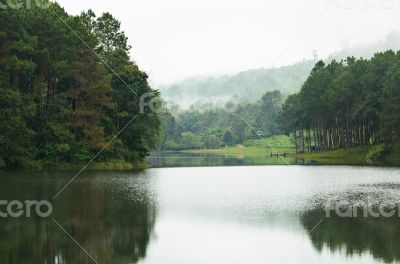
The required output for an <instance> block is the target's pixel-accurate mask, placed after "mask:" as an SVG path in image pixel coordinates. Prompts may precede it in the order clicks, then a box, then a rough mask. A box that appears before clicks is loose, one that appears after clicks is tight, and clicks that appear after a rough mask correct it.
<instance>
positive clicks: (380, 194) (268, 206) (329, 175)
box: [0, 166, 400, 264]
mask: <svg viewBox="0 0 400 264" xmlns="http://www.w3.org/2000/svg"><path fill="white" fill-rule="evenodd" d="M72 176H74V174H73V173H71V172H62V173H61V172H48V173H29V172H18V173H17V172H12V173H11V172H7V173H4V172H2V173H0V180H1V186H0V200H13V199H18V200H39V199H49V200H52V197H53V196H54V195H55V194H56V193H57V192H58V191H59V190H60V189H61V188H62V187H63V185H64V184H65V183H67V181H68V180H67V179H68V178H70V177H72ZM399 187H400V170H399V169H390V168H372V167H368V168H365V167H364V168H362V167H337V166H335V167H334V166H331V167H325V166H324V167H322V166H290V167H288V166H257V167H251V166H247V167H246V166H235V167H225V166H220V167H197V168H195V167H191V168H185V167H182V168H154V169H149V170H146V171H143V172H110V173H108V172H86V174H84V175H82V176H80V177H79V178H78V179H77V180H76V181H75V182H73V183H72V184H71V185H70V186H69V187H68V188H67V189H66V190H65V191H64V192H63V193H62V194H61V195H60V196H59V197H58V199H56V200H55V201H53V204H54V213H53V215H52V216H51V217H50V218H48V219H41V218H30V219H27V218H17V219H14V218H12V219H10V218H0V238H1V240H0V263H1V264H3V263H4V264H8V263H18V264H19V263H28V264H29V263H35V264H37V263H48V264H50V263H57V264H61V263H67V264H70V263H72V264H76V263H78V264H80V263H94V262H93V261H92V260H91V259H90V258H88V257H87V255H86V254H85V253H84V252H83V251H82V250H81V249H80V248H79V247H78V246H77V245H76V244H75V242H73V241H72V240H71V238H69V237H68V236H67V235H66V234H65V233H64V232H63V231H62V230H61V229H60V228H59V227H58V226H57V225H56V224H55V223H54V222H53V219H55V220H56V221H57V222H58V223H60V225H61V226H62V227H63V228H64V229H65V230H66V231H67V232H68V233H69V234H70V235H71V236H72V237H74V238H75V239H76V241H77V242H78V243H80V244H81V245H82V247H83V248H85V250H86V251H87V252H88V253H90V255H91V256H92V257H93V258H94V259H96V260H97V261H98V263H99V264H106V263H116V264H120V263H121V264H122V263H126V264H128V263H141V264H180V263H182V264H192V263H193V264H194V263H199V264H200V263H201V264H204V263H207V264H214V263H215V264H222V263H227V264H235V263H238V264H239V263H240V264H243V263H246V264H253V263H254V264H258V263H307V264H310V263H318V264H320V263H339V264H340V263H400V220H399V219H398V218H362V217H360V218H353V219H343V218H339V217H334V216H332V217H329V218H326V217H325V212H324V211H323V209H322V204H323V203H324V202H325V201H326V200H327V199H329V198H331V197H344V198H346V199H349V200H359V199H362V198H364V197H370V198H371V199H374V200H375V201H383V200H387V199H391V200H396V201H400V189H399ZM0 208H1V207H0ZM321 219H322V222H320V221H321ZM319 222H320V224H319V225H318V226H317V227H315V225H317V224H318V223H319ZM314 227H315V228H314Z"/></svg>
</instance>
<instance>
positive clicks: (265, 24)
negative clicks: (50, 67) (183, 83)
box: [58, 0, 400, 85]
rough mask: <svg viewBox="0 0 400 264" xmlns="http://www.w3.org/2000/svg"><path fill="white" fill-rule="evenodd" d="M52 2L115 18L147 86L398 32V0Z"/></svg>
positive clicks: (285, 59)
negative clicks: (147, 79)
mask: <svg viewBox="0 0 400 264" xmlns="http://www.w3.org/2000/svg"><path fill="white" fill-rule="evenodd" d="M58 2H59V3H60V4H61V5H62V6H63V7H65V8H66V10H67V11H68V12H70V13H72V14H79V13H80V12H81V11H82V10H87V9H89V8H90V9H92V10H94V11H95V12H96V13H97V14H100V13H102V12H111V13H112V14H113V15H114V16H115V17H116V18H118V19H119V20H120V21H121V22H122V28H123V30H124V31H125V32H126V34H127V36H128V37H129V43H130V44H131V46H132V58H133V59H134V60H135V61H136V62H137V63H138V64H139V66H140V67H141V68H142V69H143V70H145V71H146V72H147V73H148V74H149V75H150V80H151V83H152V84H153V85H159V84H168V83H171V82H174V81H178V80H181V79H184V78H187V77H192V76H195V75H219V74H225V73H228V74H230V73H235V72H238V71H243V70H248V69H253V68H260V67H265V68H267V67H271V66H281V65H287V64H290V63H293V62H296V61H299V60H302V59H303V58H311V57H312V51H313V50H314V49H315V50H318V54H319V55H320V57H325V56H327V55H328V54H330V53H331V52H333V51H336V50H339V49H340V48H341V47H342V46H343V45H350V46H352V45H355V44H364V43H369V42H374V41H376V40H379V39H383V38H384V37H385V36H386V35H387V34H388V33H389V32H390V31H392V30H398V29H400V19H399V17H400V16H399V15H400V0H326V1H325V0H302V1H299V0H274V1H270V0H112V1H111V0H101V1H99V0H58ZM324 10H325V11H324ZM321 12H323V13H322V15H321ZM286 47H288V48H287V49H285V48H286ZM283 51H284V52H283ZM278 55H280V56H279V58H278V59H276V60H274V59H275V58H276V57H277V56H278ZM272 61H274V63H273V65H271V62H272Z"/></svg>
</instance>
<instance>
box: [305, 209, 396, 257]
mask: <svg viewBox="0 0 400 264" xmlns="http://www.w3.org/2000/svg"><path fill="white" fill-rule="evenodd" d="M321 218H323V219H324V220H323V222H322V223H321V224H320V225H319V226H318V227H317V228H315V229H314V231H312V232H311V233H310V234H309V238H310V239H311V241H312V243H313V245H314V247H315V248H316V249H317V250H318V251H319V252H321V251H322V250H323V249H324V248H328V249H329V250H330V251H331V252H333V253H335V252H345V253H346V255H348V256H349V257H352V256H354V255H361V254H363V253H370V254H371V255H372V256H373V257H374V258H376V259H381V260H383V261H385V262H386V263H391V262H395V261H399V260H400V219H399V218H398V217H397V214H396V216H394V217H390V218H384V217H380V218H373V217H371V216H370V217H363V216H360V217H357V218H342V217H339V216H337V215H336V214H334V213H332V214H331V215H330V217H326V214H325V211H324V210H323V209H322V208H321V209H315V210H312V211H308V212H306V213H304V214H302V216H301V222H302V224H303V226H304V228H305V229H306V230H312V229H313V228H314V226H315V223H317V222H318V221H319V220H320V219H321Z"/></svg>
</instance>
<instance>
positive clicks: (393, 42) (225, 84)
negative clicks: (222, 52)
mask: <svg viewBox="0 0 400 264" xmlns="http://www.w3.org/2000/svg"><path fill="white" fill-rule="evenodd" d="M388 49H393V50H400V34H399V33H397V32H391V33H390V34H389V35H388V36H387V37H386V39H384V40H381V41H378V42H376V43H373V44H369V45H359V46H355V47H350V48H345V49H343V50H341V51H338V52H335V53H333V54H332V55H331V56H329V57H328V58H326V59H325V60H326V61H331V60H333V59H336V60H341V59H345V58H346V57H347V56H355V57H363V58H369V57H372V56H373V55H374V54H375V53H377V52H380V51H385V50H388ZM315 63H316V60H303V61H301V62H298V63H295V64H293V65H289V66H283V67H279V68H272V69H264V68H262V69H254V70H248V71H244V72H240V73H238V74H235V75H224V76H220V77H195V78H189V79H186V80H184V81H181V82H178V83H175V84H172V85H169V86H160V87H158V89H159V90H160V91H161V93H162V96H163V97H164V98H165V99H166V100H167V101H172V102H174V103H177V104H179V105H181V106H183V107H188V106H190V105H191V104H193V103H196V102H198V101H206V102H218V101H221V102H226V101H228V100H229V99H231V98H233V96H235V95H238V94H240V93H241V92H242V91H243V90H245V89H246V93H244V95H243V97H242V98H241V99H245V100H249V101H251V102H254V101H257V100H258V99H259V98H260V97H261V96H262V95H263V94H265V93H266V92H268V91H273V90H280V91H281V92H282V94H284V95H288V94H291V93H295V92H298V91H299V90H300V88H301V86H302V84H303V83H304V81H305V80H306V78H307V77H308V75H309V73H310V71H311V70H312V68H313V67H314V65H315Z"/></svg>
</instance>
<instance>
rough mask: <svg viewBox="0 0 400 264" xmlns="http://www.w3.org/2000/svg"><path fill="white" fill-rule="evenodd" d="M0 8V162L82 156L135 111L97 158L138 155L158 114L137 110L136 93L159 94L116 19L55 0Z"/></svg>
mask: <svg viewBox="0 0 400 264" xmlns="http://www.w3.org/2000/svg"><path fill="white" fill-rule="evenodd" d="M0 12H1V13H0V24H1V25H2V27H1V28H0V92H1V94H2V97H1V98H0V141H1V146H0V148H1V154H0V167H17V168H20V167H38V166H40V165H45V166H54V165H55V166H56V165H57V164H58V163H66V162H72V163H84V162H87V161H89V160H90V159H91V158H92V157H93V156H94V155H95V154H96V153H98V152H99V150H101V149H102V148H103V147H105V146H106V144H107V143H108V142H109V141H110V140H111V139H112V138H113V137H114V135H116V134H117V133H118V132H119V131H121V129H122V128H123V127H124V126H125V125H126V124H127V123H128V122H129V121H130V120H132V118H133V117H134V116H136V115H138V117H137V118H136V119H135V121H134V122H132V124H131V125H130V126H128V127H126V129H124V131H123V132H122V133H120V135H119V139H118V140H115V144H111V145H109V146H108V148H107V149H106V150H105V151H104V153H103V155H101V157H98V158H99V159H100V161H103V162H107V161H108V160H122V161H126V162H129V163H135V162H141V161H142V160H143V159H144V158H145V157H146V156H147V155H148V154H149V151H150V150H151V149H152V148H154V147H155V145H156V140H157V138H158V134H159V130H160V121H159V119H158V116H157V115H156V114H155V113H152V112H151V111H147V112H145V113H140V112H139V111H140V109H139V97H140V95H142V94H144V93H148V92H152V93H153V94H154V96H155V97H157V96H158V95H159V94H158V92H157V91H153V90H152V89H151V88H150V86H149V84H148V82H147V78H148V77H147V75H146V74H145V73H144V72H142V71H141V70H140V69H139V68H138V66H137V65H136V64H135V63H134V62H132V61H131V60H130V56H129V52H130V47H129V46H128V44H127V38H126V36H125V34H124V32H122V31H121V29H120V22H119V21H118V20H116V19H115V18H114V17H113V16H112V15H111V14H109V13H105V14H103V15H102V16H100V17H96V15H95V14H94V13H93V12H92V11H90V10H89V11H88V12H84V13H82V14H81V15H79V16H70V15H68V14H67V13H65V11H64V10H63V9H62V8H61V7H60V6H59V5H58V4H51V5H50V7H49V9H42V8H39V7H37V6H34V5H33V6H32V8H30V9H25V8H24V9H17V10H15V9H7V10H1V11H0ZM54 13H56V14H57V15H58V16H60V17H61V18H62V20H63V21H64V22H65V23H66V24H68V25H69V26H70V27H71V28H73V30H74V31H75V32H76V34H78V35H79V36H80V37H81V38H82V39H83V40H84V41H85V43H86V44H87V45H88V46H89V47H90V48H88V47H87V46H86V45H85V43H83V42H82V40H81V39H80V38H78V37H77V36H76V35H75V33H74V32H73V31H72V30H71V29H69V28H68V27H66V26H65V24H64V22H63V21H62V20H61V19H60V18H59V17H58V16H56V15H55V14H54ZM92 50H94V51H96V53H98V54H99V55H100V57H101V60H99V58H98V57H97V55H96V54H94V53H93V52H92ZM103 62H107V64H108V65H109V66H111V68H112V69H113V70H111V69H110V68H109V67H108V66H106V65H105V64H104V63H103ZM132 90H135V91H136V94H135V93H134V92H132Z"/></svg>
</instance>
